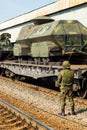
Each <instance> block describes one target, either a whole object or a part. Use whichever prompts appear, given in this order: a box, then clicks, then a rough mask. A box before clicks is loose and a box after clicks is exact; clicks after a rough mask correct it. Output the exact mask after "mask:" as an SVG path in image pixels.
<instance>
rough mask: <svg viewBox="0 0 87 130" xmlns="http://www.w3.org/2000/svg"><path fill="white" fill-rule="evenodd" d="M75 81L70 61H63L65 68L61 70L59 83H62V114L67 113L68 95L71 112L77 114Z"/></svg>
mask: <svg viewBox="0 0 87 130" xmlns="http://www.w3.org/2000/svg"><path fill="white" fill-rule="evenodd" d="M73 81H74V72H73V71H72V70H71V69H70V63H69V62H68V61H64V62H63V70H61V72H60V74H59V76H58V80H57V83H58V84H60V85H61V86H60V91H61V115H65V105H66V103H65V101H66V97H67V96H68V98H69V102H70V106H71V114H75V112H74V101H73V89H72V85H73Z"/></svg>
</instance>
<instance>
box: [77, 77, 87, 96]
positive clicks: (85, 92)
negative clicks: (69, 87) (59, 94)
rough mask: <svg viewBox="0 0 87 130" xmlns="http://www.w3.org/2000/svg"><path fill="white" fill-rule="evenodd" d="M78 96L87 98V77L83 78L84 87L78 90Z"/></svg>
mask: <svg viewBox="0 0 87 130" xmlns="http://www.w3.org/2000/svg"><path fill="white" fill-rule="evenodd" d="M77 94H78V96H79V97H80V98H86V97H87V79H86V78H84V79H83V80H82V87H81V89H80V90H79V91H78V92H77Z"/></svg>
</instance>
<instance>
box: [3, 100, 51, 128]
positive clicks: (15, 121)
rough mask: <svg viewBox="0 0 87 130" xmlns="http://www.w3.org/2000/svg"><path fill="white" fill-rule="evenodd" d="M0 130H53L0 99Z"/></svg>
mask: <svg viewBox="0 0 87 130" xmlns="http://www.w3.org/2000/svg"><path fill="white" fill-rule="evenodd" d="M0 130H53V128H51V127H49V126H47V125H46V124H44V123H42V122H40V121H39V120H36V119H35V118H34V117H32V116H30V115H29V114H26V113H25V112H23V111H21V110H20V109H18V108H17V107H14V106H13V105H11V104H9V103H8V102H6V101H4V100H3V99H1V98H0Z"/></svg>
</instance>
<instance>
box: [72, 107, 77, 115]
mask: <svg viewBox="0 0 87 130" xmlns="http://www.w3.org/2000/svg"><path fill="white" fill-rule="evenodd" d="M71 115H76V113H75V111H74V106H73V107H72V108H71Z"/></svg>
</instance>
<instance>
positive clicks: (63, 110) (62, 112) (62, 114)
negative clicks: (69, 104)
mask: <svg viewBox="0 0 87 130" xmlns="http://www.w3.org/2000/svg"><path fill="white" fill-rule="evenodd" d="M59 115H60V116H65V108H63V109H61V113H59Z"/></svg>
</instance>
